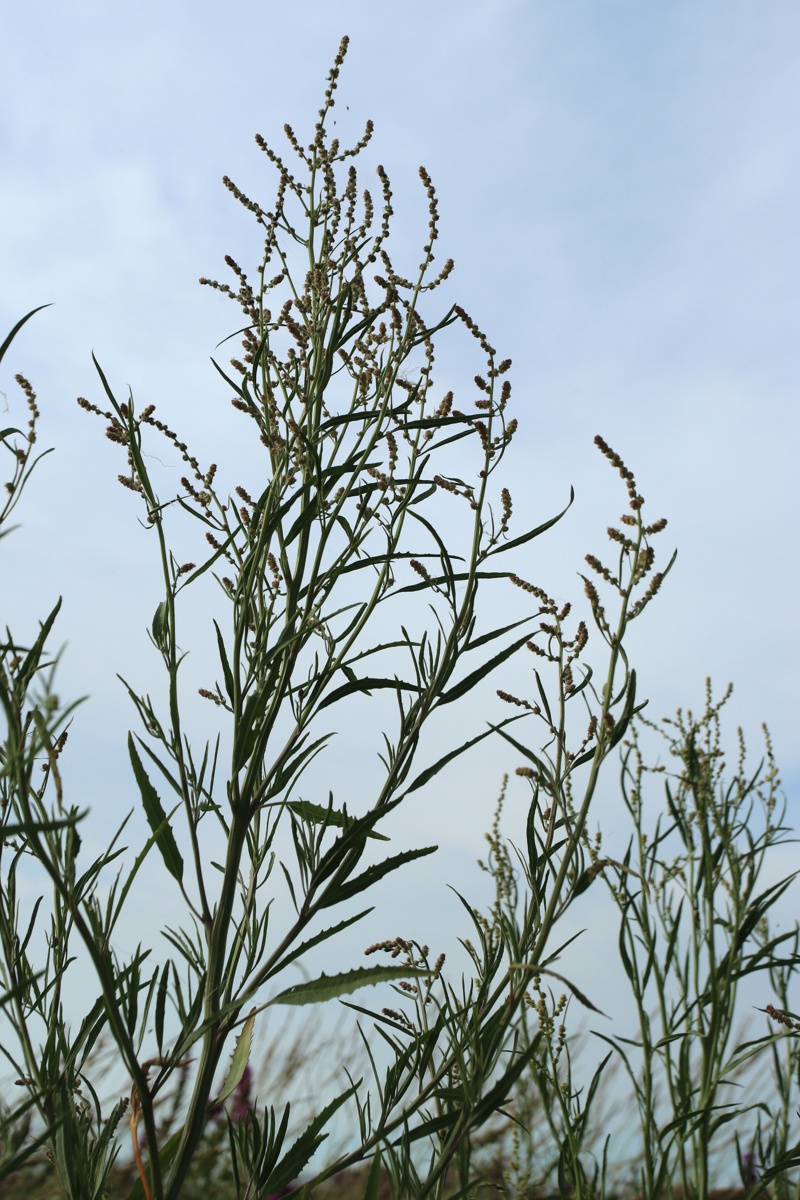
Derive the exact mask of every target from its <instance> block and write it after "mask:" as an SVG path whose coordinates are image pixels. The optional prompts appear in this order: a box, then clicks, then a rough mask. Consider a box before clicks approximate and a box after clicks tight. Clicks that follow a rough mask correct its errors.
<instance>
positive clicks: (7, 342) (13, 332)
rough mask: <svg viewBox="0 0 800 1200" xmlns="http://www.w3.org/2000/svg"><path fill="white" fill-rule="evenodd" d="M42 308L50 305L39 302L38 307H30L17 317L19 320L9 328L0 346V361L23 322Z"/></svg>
mask: <svg viewBox="0 0 800 1200" xmlns="http://www.w3.org/2000/svg"><path fill="white" fill-rule="evenodd" d="M43 308H50V305H49V304H40V305H39V307H38V308H32V309H31V311H30V312H29V313H26V314H25V316H24V317H21V318H20V319H19V321H17V323H16V325H15V326H14V328H13V329H12V330H11V333H10V334H9V335H8V337H7V338H6V339H5V341H4V342H3V344H2V346H0V362H2V361H3V357H4V356H5V353H6V351H7V350H8V348H9V346H10V345H11V343H12V342H13V340H14V338H15V337H16V336H17V334H18V333H19V331H20V329H22V326H23V325H24V324H25V322H26V321H30V319H31V317H33V316H35V315H36V313H38V312H41V311H42V309H43Z"/></svg>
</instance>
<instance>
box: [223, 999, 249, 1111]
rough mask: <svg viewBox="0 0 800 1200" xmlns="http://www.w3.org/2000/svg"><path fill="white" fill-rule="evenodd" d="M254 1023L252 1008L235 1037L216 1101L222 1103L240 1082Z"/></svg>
mask: <svg viewBox="0 0 800 1200" xmlns="http://www.w3.org/2000/svg"><path fill="white" fill-rule="evenodd" d="M255 1023H256V1010H255V1009H253V1010H252V1012H251V1013H250V1015H249V1016H248V1018H247V1020H246V1021H245V1023H244V1025H243V1026H242V1030H241V1033H240V1034H239V1036H238V1037H237V1039H236V1044H235V1045H234V1049H233V1054H232V1056H231V1065H230V1067H229V1069H228V1074H227V1076H226V1078H225V1082H224V1083H223V1085H222V1091H221V1092H220V1094H219V1095H218V1096H217V1099H216V1103H217V1104H222V1102H223V1101H224V1100H227V1099H228V1097H229V1096H230V1095H232V1094H233V1092H234V1091H235V1090H236V1088H237V1087H238V1086H239V1084H240V1083H241V1082H242V1077H243V1076H244V1073H245V1070H246V1069H247V1064H248V1062H249V1061H250V1047H251V1046H252V1042H253V1026H254V1025H255Z"/></svg>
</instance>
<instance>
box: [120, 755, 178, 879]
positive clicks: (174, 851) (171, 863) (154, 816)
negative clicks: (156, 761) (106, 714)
mask: <svg viewBox="0 0 800 1200" xmlns="http://www.w3.org/2000/svg"><path fill="white" fill-rule="evenodd" d="M128 753H129V754H130V758H131V765H132V766H133V773H134V775H135V776H136V782H137V783H138V785H139V791H140V793H141V797H142V805H143V806H144V811H145V816H146V817H147V822H148V824H149V826H150V828H151V829H152V831H153V834H154V836H155V839H156V845H157V846H158V848H159V850H160V851H161V857H162V858H163V859H164V865H165V866H166V868H167V870H168V871H169V873H170V875H172V876H173V878H175V879H177V880H179V881H180V880H181V879H183V859H182V858H181V854H180V851H179V850H178V844H177V842H176V841H175V835H174V834H173V832H172V829H171V827H170V824H169V820H168V819H167V815H166V813H165V812H164V809H163V808H162V807H161V801H160V800H159V798H158V793H157V792H156V789H155V788H154V787H153V785H152V783H151V782H150V780H149V778H148V776H147V772H146V771H145V769H144V767H143V766H142V761H141V759H140V758H139V755H138V754H137V753H136V746H135V745H134V741H133V735H132V734H130V733H129V734H128Z"/></svg>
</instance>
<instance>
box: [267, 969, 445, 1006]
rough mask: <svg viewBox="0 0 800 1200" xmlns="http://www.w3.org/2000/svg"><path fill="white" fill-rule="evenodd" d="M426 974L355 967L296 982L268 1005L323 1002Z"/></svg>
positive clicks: (415, 971)
mask: <svg viewBox="0 0 800 1200" xmlns="http://www.w3.org/2000/svg"><path fill="white" fill-rule="evenodd" d="M428 975H430V971H428V970H422V969H418V968H414V967H356V968H354V969H353V970H352V971H343V972H342V973H341V974H340V975H325V974H322V975H320V977H319V979H310V980H308V982H306V983H296V984H295V985H294V986H293V987H290V988H287V989H286V991H285V992H281V993H280V994H279V995H277V996H276V997H275V998H274V999H273V1000H270V1004H322V1003H323V1002H324V1001H326V1000H335V999H337V997H339V996H349V995H350V993H351V992H357V991H358V989H359V988H362V987H371V986H372V985H374V984H376V983H399V982H400V980H401V979H409V978H427V976H428Z"/></svg>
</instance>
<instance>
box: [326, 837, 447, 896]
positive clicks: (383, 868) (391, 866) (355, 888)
mask: <svg viewBox="0 0 800 1200" xmlns="http://www.w3.org/2000/svg"><path fill="white" fill-rule="evenodd" d="M438 849H439V847H438V846H424V847H423V848H422V849H420V850H406V851H404V852H403V853H402V854H395V855H394V856H393V857H392V858H386V859H384V860H383V862H381V863H376V864H375V866H372V867H367V869H366V871H362V872H361V874H360V875H356V877H355V879H348V880H347V881H346V882H345V883H342V884H340V886H339V887H337V888H335V889H333V890H332V891H330V892H328V893H326V895H325V896H324V898H323V899H322V901H321V902H320V907H322V908H328V907H329V906H330V905H331V904H340V903H341V902H342V901H343V900H349V899H350V897H351V896H357V895H358V893H359V892H363V891H365V890H366V889H367V888H369V887H372V885H373V883H377V881H378V880H379V879H383V877H384V875H388V874H389V872H390V871H396V870H397V869H398V867H402V866H404V865H405V864H406V863H408V862H413V861H414V859H415V858H424V857H425V855H426V854H434V853H435V852H436V851H437V850H438Z"/></svg>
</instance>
